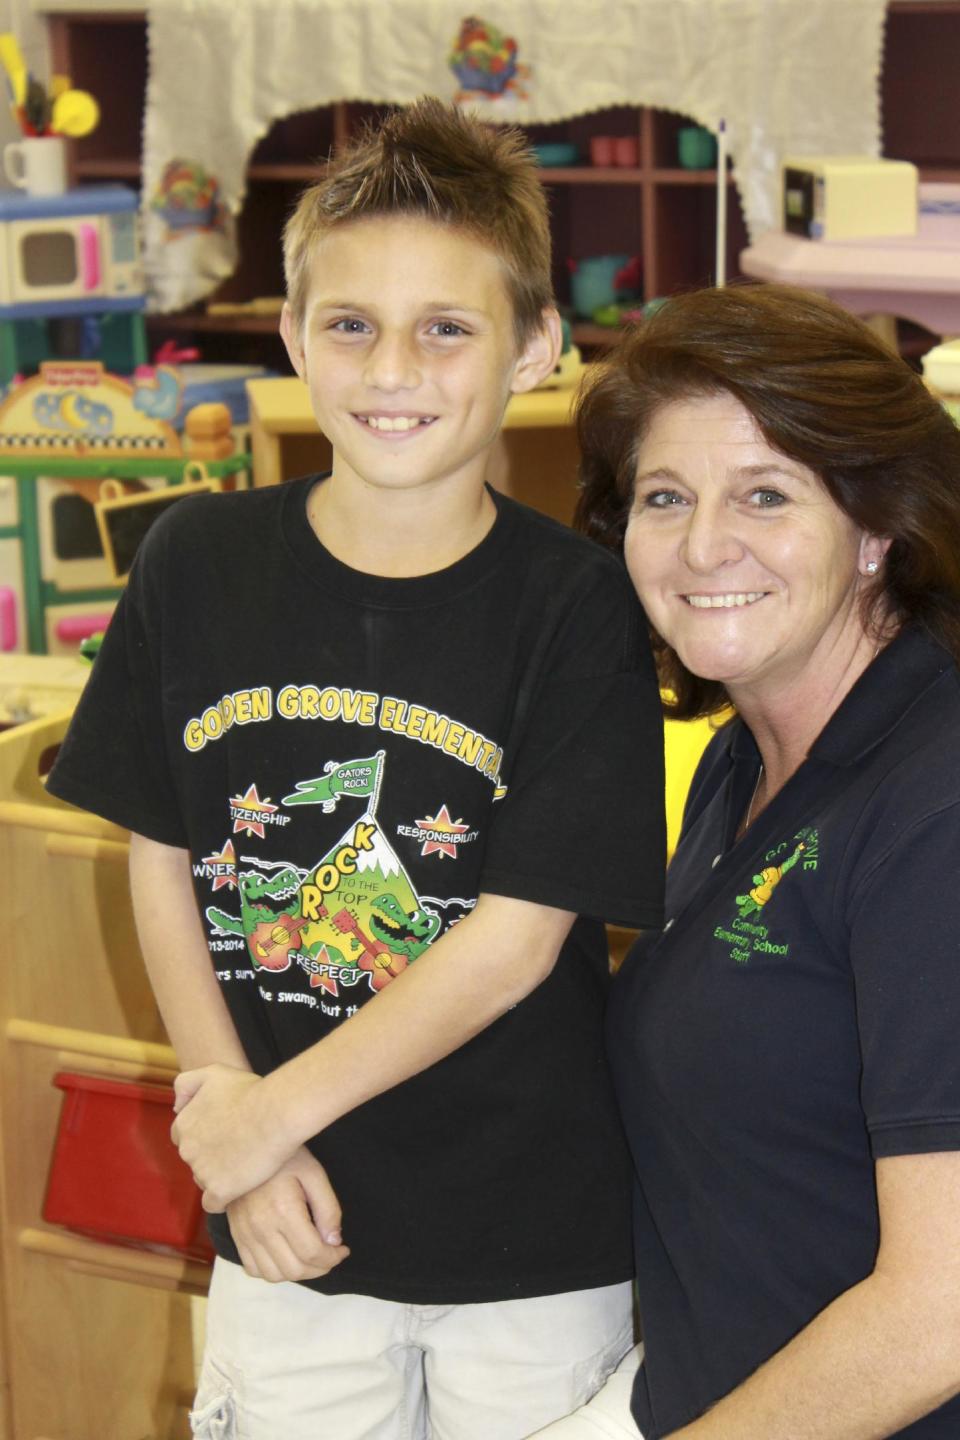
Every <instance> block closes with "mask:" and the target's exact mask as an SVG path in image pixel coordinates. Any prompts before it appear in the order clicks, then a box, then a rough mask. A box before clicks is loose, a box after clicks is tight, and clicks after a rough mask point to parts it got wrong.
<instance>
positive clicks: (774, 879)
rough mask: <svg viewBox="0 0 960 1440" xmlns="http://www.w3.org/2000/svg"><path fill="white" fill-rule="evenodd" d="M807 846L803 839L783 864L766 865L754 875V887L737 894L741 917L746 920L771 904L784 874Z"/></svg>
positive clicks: (794, 863)
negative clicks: (746, 891)
mask: <svg viewBox="0 0 960 1440" xmlns="http://www.w3.org/2000/svg"><path fill="white" fill-rule="evenodd" d="M806 848H807V847H806V846H805V845H804V843H803V841H802V840H801V841H800V843H799V845H798V846H797V847H796V849H795V850H794V852H793V854H792V855H791V856H790V857H789V858H788V859H787V860H784V862H783V864H782V865H766V866H764V868H763V869H762V870H761V871H760V874H759V875H754V877H753V888H752V889H751V890H750V891H749V892H748V893H747V894H746V895H738V896H737V913H738V914H739V915H740V917H741V919H744V920H745V919H746V918H747V917H748V916H750V915H755V914H758V913H759V912H760V911H761V910H762V909H763V907H764V905H767V904H769V902H770V900H771V898H772V896H773V892H774V890H775V889H776V888H777V886H778V885H779V884H780V881H781V880H782V879H783V877H784V875H786V874H787V872H788V871H789V870H792V869H793V867H794V865H796V863H797V861H798V860H799V859H800V856H801V855H802V854H803V852H804V850H805V849H806Z"/></svg>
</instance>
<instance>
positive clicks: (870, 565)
mask: <svg viewBox="0 0 960 1440" xmlns="http://www.w3.org/2000/svg"><path fill="white" fill-rule="evenodd" d="M865 569H866V572H867V574H868V575H876V573H877V571H878V570H879V569H880V561H879V560H868V561H867V563H866V566H865Z"/></svg>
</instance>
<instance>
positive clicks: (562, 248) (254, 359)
mask: <svg viewBox="0 0 960 1440" xmlns="http://www.w3.org/2000/svg"><path fill="white" fill-rule="evenodd" d="M55 3H56V0H51V4H55ZM75 3H76V0H70V8H69V9H65V10H64V11H63V12H62V13H56V14H51V15H50V17H49V26H50V37H51V47H52V59H53V68H54V69H55V70H58V71H63V72H66V73H69V74H70V75H71V76H72V77H73V79H74V81H75V83H77V84H78V85H81V86H83V87H84V88H88V89H90V90H91V91H92V92H93V93H94V94H95V95H97V97H98V98H99V99H100V101H101V105H102V110H103V120H102V123H101V125H100V126H99V128H98V129H97V130H96V131H95V132H94V133H93V135H91V136H89V137H88V138H87V139H85V140H82V141H80V142H78V143H77V145H76V149H75V164H74V178H75V179H76V180H77V181H78V182H82V181H93V180H100V181H103V180H124V181H126V182H127V183H130V184H136V183H137V181H138V179H139V173H140V168H139V148H140V133H141V119H142V110H143V97H144V92H145V86H146V69H147V60H146V22H145V19H144V18H143V16H142V15H141V14H136V13H131V12H126V13H123V12H121V13H117V12H115V11H113V12H108V11H97V10H95V9H92V8H91V10H89V11H82V10H79V9H77V8H74V7H75ZM958 55H960V0H891V4H890V7H889V15H888V25H887V38H886V52H885V66H884V73H883V81H882V107H883V125H884V149H885V153H886V154H888V155H891V156H896V157H899V158H902V159H908V160H914V161H916V162H917V163H919V164H920V165H921V167H922V171H923V174H924V176H925V178H930V179H943V178H956V179H960V107H958V106H957V104H956V93H955V92H956V60H957V56H958ZM810 103H811V104H816V95H815V94H812V95H811V96H810ZM374 113H376V111H375V108H374V107H372V106H368V105H361V104H337V105H331V106H327V107H324V108H323V109H320V110H314V111H307V112H302V113H300V114H296V115H292V116H290V117H289V118H287V119H285V120H282V121H279V122H278V123H277V124H275V125H274V126H273V127H272V129H271V130H270V133H269V134H268V135H267V136H266V137H265V138H264V140H263V141H261V143H260V144H259V145H258V146H257V148H256V150H255V151H254V153H253V155H252V157H251V162H250V166H249V171H248V179H249V186H248V190H247V197H246V202H245V205H244V209H243V212H242V214H241V216H240V221H239V239H240V251H241V259H240V263H239V266H238V268H237V270H236V271H235V272H234V274H233V275H232V276H230V278H229V279H228V280H227V281H225V282H224V284H223V285H222V286H221V288H220V290H219V291H218V293H217V296H216V297H215V298H216V299H218V300H246V299H249V298H251V297H253V296H255V295H277V294H280V293H282V289H283V277H282V268H281V257H280V232H281V229H282V226H283V223H284V220H285V218H286V216H287V215H288V214H289V211H290V206H291V204H292V202H293V200H294V199H295V197H296V195H297V194H298V193H299V191H300V190H301V189H302V188H303V186H304V185H305V184H307V183H309V181H310V180H312V179H313V178H314V177H315V176H316V174H317V173H318V169H319V166H320V165H321V164H322V161H323V157H324V156H326V155H327V154H328V153H329V152H330V150H331V148H332V147H334V146H336V145H337V144H338V143H339V142H340V141H342V140H343V139H344V138H345V137H346V136H347V135H349V134H350V133H351V132H352V131H353V130H354V129H355V128H356V126H357V125H358V124H359V123H361V122H362V121H363V120H364V119H366V118H368V117H369V116H370V115H372V114H374ZM686 123H689V122H687V121H685V120H684V119H683V117H681V116H678V115H675V114H672V113H668V112H666V111H656V110H648V109H643V108H630V107H624V108H620V109H615V110H608V111H604V112H598V113H596V114H592V115H587V116H582V117H579V118H577V119H574V120H570V121H568V122H565V123H564V124H561V125H550V126H537V127H533V128H532V129H531V132H530V134H531V139H532V140H533V141H534V142H535V143H536V142H552V141H558V140H564V141H572V142H574V143H575V144H576V145H577V147H578V149H579V152H580V155H581V157H583V163H580V164H578V165H576V166H574V167H571V168H567V169H547V168H545V169H544V170H543V172H542V174H543V179H544V182H545V184H546V185H547V187H548V190H549V194H550V203H551V213H552V216H553V230H554V253H555V262H554V266H555V273H554V281H555V286H556V291H557V295H558V298H559V299H560V301H561V303H562V304H563V303H567V302H569V299H570V271H569V267H568V261H569V260H578V259H582V258H584V257H585V256H588V255H592V254H604V253H611V252H613V253H624V254H628V255H640V256H641V257H642V262H643V294H644V298H645V299H650V298H652V297H654V296H657V295H668V294H670V293H672V292H674V291H676V290H678V289H683V288H686V287H689V286H694V285H701V284H709V283H711V281H712V279H713V267H714V236H715V224H716V187H715V179H714V174H713V172H712V171H711V170H704V171H696V170H685V169H682V168H681V167H680V166H679V165H678V162H677V132H678V130H679V129H680V127H681V126H682V125H684V124H686ZM607 135H612V136H624V137H626V136H629V137H633V138H634V139H635V140H636V142H637V147H636V148H637V163H636V165H630V166H627V167H624V168H620V167H615V166H610V167H594V166H592V165H590V164H589V163H588V162H589V155H590V141H591V139H592V138H593V137H595V136H607ZM746 238H747V237H746V230H745V227H744V223H743V216H742V213H741V209H740V204H739V201H738V198H737V192H736V189H735V187H734V186H733V185H732V183H731V186H730V203H729V206H728V240H727V252H728V273H729V274H730V275H731V276H735V275H736V274H737V265H736V257H737V255H738V254H739V251H740V250H741V248H742V247H743V246H744V245H745V244H746ZM149 324H150V329H151V334H152V338H153V339H154V340H155V341H156V342H157V343H159V342H160V341H162V340H163V339H165V338H167V337H173V338H175V339H178V340H189V339H195V340H196V342H197V343H198V344H199V345H201V346H202V348H203V351H204V355H205V357H206V358H209V359H221V360H233V361H249V362H251V363H258V362H259V363H265V364H272V365H275V366H277V368H280V369H283V370H286V368H287V365H286V361H285V358H284V356H283V352H282V349H281V346H280V342H279V339H278V338H277V336H276V334H275V331H276V320H275V318H274V317H273V316H257V315H245V316H242V317H236V316H234V317H222V316H210V315H208V314H207V313H206V311H205V309H204V308H203V307H198V308H197V309H196V310H194V311H192V312H187V313H184V314H181V315H176V316H157V317H152V318H151V319H150V321H149ZM610 334H611V332H609V331H605V330H603V329H601V328H600V327H597V326H594V325H592V324H589V323H588V324H583V323H578V324H577V325H576V327H575V338H576V339H577V341H578V343H579V344H580V345H581V346H585V347H588V348H589V347H591V346H598V345H602V344H605V343H607V341H608V340H609V338H610Z"/></svg>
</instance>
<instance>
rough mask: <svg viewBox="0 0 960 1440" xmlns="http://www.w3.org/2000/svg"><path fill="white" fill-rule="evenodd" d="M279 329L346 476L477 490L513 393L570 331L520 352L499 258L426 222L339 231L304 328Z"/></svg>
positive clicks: (317, 271) (317, 277) (314, 273)
mask: <svg viewBox="0 0 960 1440" xmlns="http://www.w3.org/2000/svg"><path fill="white" fill-rule="evenodd" d="M281 333H282V335H283V338H284V341H285V343H286V346H287V350H288V352H289V354H290V358H291V360H292V362H293V365H294V368H295V369H296V371H297V374H298V375H299V376H300V377H301V379H303V380H305V381H306V382H307V384H308V386H309V388H310V399H311V403H312V406H313V412H314V414H315V416H316V418H317V423H318V424H319V426H320V428H321V430H322V431H323V433H324V434H325V435H326V436H327V438H328V439H329V440H330V442H331V444H332V446H333V453H334V462H333V475H334V479H335V480H341V481H345V482H348V483H350V482H357V481H359V482H361V483H362V484H364V485H368V486H374V487H378V488H380V487H385V488H388V489H391V490H398V489H413V488H418V487H423V486H434V485H438V484H441V483H443V484H458V485H463V486H465V487H467V488H468V489H469V488H471V487H474V488H477V489H479V487H480V486H481V485H482V482H483V479H484V473H485V469H486V462H487V456H488V454H489V451H490V449H491V446H492V445H493V442H494V440H495V439H496V437H497V434H498V432H499V429H500V424H501V421H502V419H503V412H504V409H505V407H506V404H507V401H508V399H509V398H510V395H511V394H512V393H517V392H520V391H524V390H531V389H533V387H534V386H535V385H536V384H538V383H539V381H540V380H541V379H543V378H544V377H545V376H546V375H548V374H549V373H550V371H551V370H552V369H553V366H554V365H555V363H556V351H557V349H558V338H557V337H558V333H559V322H557V320H556V315H555V313H554V312H547V319H546V323H545V328H544V330H543V332H540V333H538V334H537V335H535V336H533V337H531V339H530V340H529V341H528V342H527V343H526V345H525V347H524V349H523V350H522V351H518V349H517V343H516V336H515V332H514V324H513V307H512V304H511V300H510V295H509V292H508V289H507V284H506V276H505V272H504V267H503V264H502V262H501V261H500V259H499V258H498V256H497V255H496V254H495V253H494V252H493V251H492V250H490V249H488V248H487V247H486V246H485V245H483V244H482V243H481V242H480V241H478V240H475V239H474V238H473V237H472V236H470V235H467V234H465V233H464V232H463V231H460V230H455V229H451V228H449V227H446V226H443V225H440V224H436V223H434V222H432V221H429V220H426V219H420V218H419V217H407V216H397V217H393V216H391V217H384V218H379V217H378V218H374V219H369V220H361V221H358V222H356V223H355V224H350V225H341V226H338V227H337V228H335V229H334V230H332V231H330V233H329V234H327V235H325V236H324V237H323V238H322V239H321V240H319V241H318V242H317V245H316V248H315V250H314V253H313V259H312V264H311V278H310V285H309V288H308V291H307V301H306V306H305V314H304V317H303V324H302V327H301V328H300V330H299V331H298V330H297V327H296V326H295V325H294V322H293V317H292V315H291V313H290V311H289V309H288V308H286V307H285V309H284V314H283V319H282V322H281Z"/></svg>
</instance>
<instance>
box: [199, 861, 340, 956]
mask: <svg viewBox="0 0 960 1440" xmlns="http://www.w3.org/2000/svg"><path fill="white" fill-rule="evenodd" d="M302 883H303V877H302V876H301V875H300V873H299V871H297V870H294V869H293V867H292V866H287V867H285V868H284V869H283V870H280V871H278V872H277V874H275V875H270V876H264V875H261V874H260V873H259V872H258V871H256V870H247V871H244V872H243V873H241V874H240V875H239V876H238V877H237V886H238V889H239V892H240V915H239V917H237V916H236V915H228V914H227V913H226V911H224V910H218V909H217V908H216V906H214V905H211V906H210V907H209V908H208V909H207V912H206V915H207V919H208V920H209V921H210V923H211V925H216V926H217V927H218V928H219V929H220V930H225V931H226V932H227V933H228V934H229V935H242V936H243V937H244V938H245V939H246V942H247V949H248V950H249V952H250V959H251V960H252V961H253V964H254V966H255V967H256V968H258V969H259V968H262V969H264V970H287V969H289V967H290V956H291V954H292V952H293V951H295V950H298V949H299V948H300V946H299V935H300V931H301V930H302V929H303V927H304V926H305V925H308V924H309V923H310V922H309V920H307V919H306V918H305V917H304V916H303V914H302V912H301V909H300V887H301V885H302ZM328 949H330V950H331V954H330V959H331V961H332V962H333V963H336V964H340V963H346V964H350V963H352V962H350V961H346V962H344V961H343V957H342V955H341V954H340V953H339V951H333V948H332V947H329V946H328Z"/></svg>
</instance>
